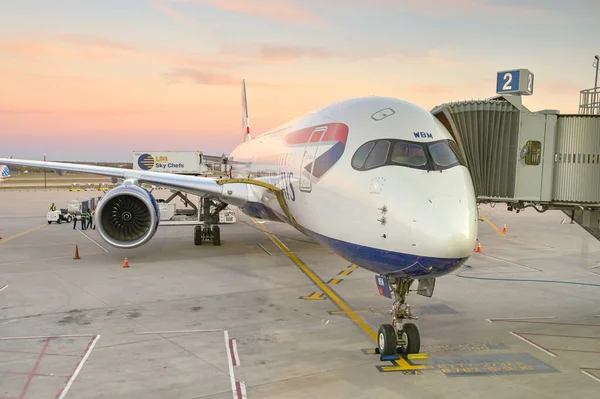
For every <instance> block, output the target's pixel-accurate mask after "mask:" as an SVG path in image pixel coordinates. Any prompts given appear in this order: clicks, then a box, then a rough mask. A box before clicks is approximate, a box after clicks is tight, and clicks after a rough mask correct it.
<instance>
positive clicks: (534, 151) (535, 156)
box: [525, 141, 580, 165]
mask: <svg viewBox="0 0 600 399" xmlns="http://www.w3.org/2000/svg"><path fill="white" fill-rule="evenodd" d="M527 149H528V151H527V155H526V156H525V164H526V165H539V164H540V161H541V160H542V143H541V142H539V141H528V142H527ZM578 155H579V154H578ZM578 158H579V157H578ZM573 161H575V157H574V156H573ZM578 161H580V159H578Z"/></svg>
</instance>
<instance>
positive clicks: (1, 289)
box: [0, 284, 8, 291]
mask: <svg viewBox="0 0 600 399" xmlns="http://www.w3.org/2000/svg"><path fill="white" fill-rule="evenodd" d="M7 287H8V284H5V285H3V286H2V287H0V291H4V290H5V289H6V288H7Z"/></svg>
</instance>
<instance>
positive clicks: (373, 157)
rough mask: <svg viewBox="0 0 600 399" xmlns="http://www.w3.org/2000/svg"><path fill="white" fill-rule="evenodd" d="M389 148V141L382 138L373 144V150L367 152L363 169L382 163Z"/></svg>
mask: <svg viewBox="0 0 600 399" xmlns="http://www.w3.org/2000/svg"><path fill="white" fill-rule="evenodd" d="M389 150H390V142H389V141H386V140H383V141H380V142H378V143H377V145H375V148H373V151H371V153H370V154H369V157H368V158H367V162H365V169H370V168H374V167H376V166H380V165H383V164H384V163H385V161H386V160H387V156H388V152H389Z"/></svg>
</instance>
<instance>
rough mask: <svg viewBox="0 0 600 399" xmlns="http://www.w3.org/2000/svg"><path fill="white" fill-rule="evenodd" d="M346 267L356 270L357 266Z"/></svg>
mask: <svg viewBox="0 0 600 399" xmlns="http://www.w3.org/2000/svg"><path fill="white" fill-rule="evenodd" d="M348 267H349V268H350V269H356V268H357V267H358V266H356V265H350V266H348Z"/></svg>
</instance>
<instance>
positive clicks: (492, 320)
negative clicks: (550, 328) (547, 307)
mask: <svg viewBox="0 0 600 399" xmlns="http://www.w3.org/2000/svg"><path fill="white" fill-rule="evenodd" d="M533 319H556V317H555V316H531V317H497V318H495V319H485V320H487V321H488V322H489V323H493V322H495V321H510V320H533Z"/></svg>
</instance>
